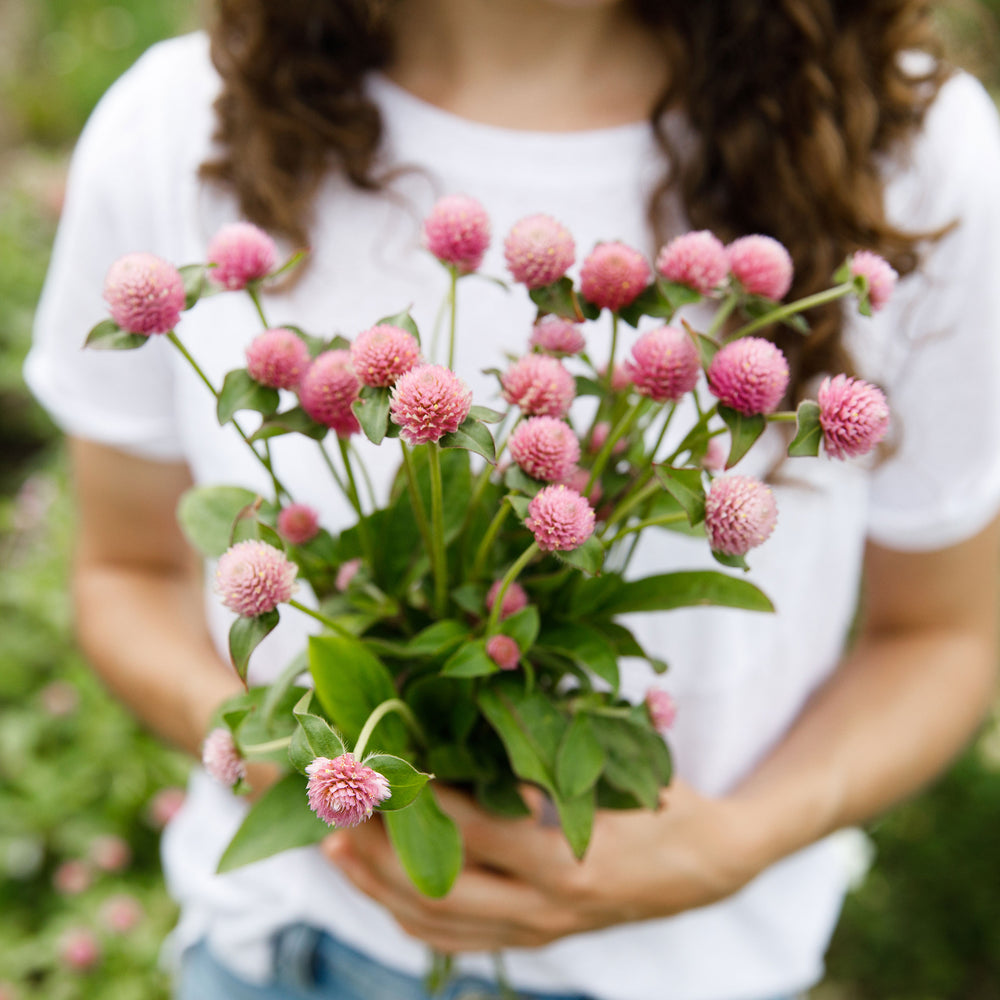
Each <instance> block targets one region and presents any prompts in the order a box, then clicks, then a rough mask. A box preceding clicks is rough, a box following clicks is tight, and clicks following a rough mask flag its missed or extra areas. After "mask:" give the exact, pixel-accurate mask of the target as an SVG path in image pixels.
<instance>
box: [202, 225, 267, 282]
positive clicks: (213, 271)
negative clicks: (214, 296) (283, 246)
mask: <svg viewBox="0 0 1000 1000" xmlns="http://www.w3.org/2000/svg"><path fill="white" fill-rule="evenodd" d="M206 256H207V259H208V263H209V264H214V265H215V267H211V268H209V270H208V277H209V279H210V280H211V281H213V282H214V283H215V284H217V285H221V286H222V287H223V288H228V289H229V290H230V291H238V290H239V289H241V288H246V286H247V285H248V284H249V283H250V282H251V281H258V280H260V279H261V278H263V277H264V276H265V275H267V274H269V273H270V272H271V271H272V270H273V268H274V265H275V263H276V262H277V260H278V248H277V247H276V246H275V245H274V240H272V239H271V237H270V236H268V235H267V233H265V232H264V230H263V229H258V228H257V226H255V225H253V224H252V223H249V222H234V223H232V224H231V225H228V226H223V227H222V228H221V229H220V230H219V231H218V232H217V233H216V234H215V236H213V237H212V241H211V242H210V243H209V244H208V253H207V255H206Z"/></svg>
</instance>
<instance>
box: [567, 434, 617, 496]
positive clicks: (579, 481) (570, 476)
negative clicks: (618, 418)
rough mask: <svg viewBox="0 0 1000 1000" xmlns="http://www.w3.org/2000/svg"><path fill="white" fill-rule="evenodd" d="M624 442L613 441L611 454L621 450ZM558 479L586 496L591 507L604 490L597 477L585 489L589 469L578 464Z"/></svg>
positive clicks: (588, 480) (588, 477)
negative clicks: (588, 487) (620, 447)
mask: <svg viewBox="0 0 1000 1000" xmlns="http://www.w3.org/2000/svg"><path fill="white" fill-rule="evenodd" d="M625 444H626V442H625V441H624V440H623V441H617V442H615V446H614V448H612V449H611V454H612V455H615V454H617V453H618V452H619V451H620V450H623V449H624V446H625ZM619 445H622V446H623V448H622V449H619V447H618V446H619ZM559 481H560V482H561V483H562V484H563V486H568V487H569V488H570V489H571V490H575V491H576V492H577V493H579V494H580V496H582V497H586V498H587V502H588V503H589V504H590V506H591V507H596V506H597V504H598V503H600V501H601V497H602V496H603V495H604V490H603V489H602V488H601V481H600V480H599V479H595V480H594V481H593V483H591V485H590V489H589V490H588V489H587V483H589V482H590V470H589V469H583V468H581V467H580V466H579V465H574V466H573V468H572V469H570V470H569V472H567V473H566V475H565V476H563V477H562V479H560V480H559Z"/></svg>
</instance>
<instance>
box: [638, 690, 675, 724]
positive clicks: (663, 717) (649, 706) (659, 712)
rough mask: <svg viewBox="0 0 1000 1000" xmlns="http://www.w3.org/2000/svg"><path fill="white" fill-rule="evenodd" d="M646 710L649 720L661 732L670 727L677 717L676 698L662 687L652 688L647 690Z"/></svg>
mask: <svg viewBox="0 0 1000 1000" xmlns="http://www.w3.org/2000/svg"><path fill="white" fill-rule="evenodd" d="M645 700H646V711H647V712H648V713H649V721H650V722H652V723H653V726H654V728H656V729H658V730H659V731H660V732H661V733H662V732H664V731H665V730H667V729H669V728H670V727H671V726H672V725H673V724H674V719H676V718H677V705H676V704H675V703H674V699H673V698H671V697H670V695H669V694H668V693H667V692H666V691H664V690H663V689H662V688H655V687H654V688H650V689H649V690H648V691H647V692H646V699H645Z"/></svg>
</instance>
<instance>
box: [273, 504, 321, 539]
mask: <svg viewBox="0 0 1000 1000" xmlns="http://www.w3.org/2000/svg"><path fill="white" fill-rule="evenodd" d="M278 534H279V535H281V537H282V538H284V540H285V541H286V542H289V543H290V544H292V545H305V544H306V542H311V541H312V540H313V539H314V538H315V537H316V536H317V535H318V534H319V513H318V512H317V511H316V510H315V508H313V507H310V506H309V504H307V503H290V504H289V505H288V506H287V507H283V508H282V509H281V512H280V513H279V514H278Z"/></svg>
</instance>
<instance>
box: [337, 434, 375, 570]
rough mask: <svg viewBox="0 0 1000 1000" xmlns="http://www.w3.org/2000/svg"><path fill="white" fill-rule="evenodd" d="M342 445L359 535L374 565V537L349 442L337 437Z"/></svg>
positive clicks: (367, 557)
mask: <svg viewBox="0 0 1000 1000" xmlns="http://www.w3.org/2000/svg"><path fill="white" fill-rule="evenodd" d="M337 444H338V445H340V457H341V458H342V459H343V461H344V470H345V471H346V473H347V488H348V499H349V500H350V501H351V505H352V506H353V507H354V510H355V512H356V513H357V515H358V536H359V538H360V539H361V549H362V551H363V552H364V554H365V559H366V560H367V562H368V565H369V566H374V564H375V560H374V554H375V550H374V549H373V548H372V538H371V534H370V532H369V531H368V518H367V517H365V512H364V508H363V507H362V506H361V494H360V493H358V483H357V480H356V479H355V478H354V469H353V468H352V467H351V455H350V452H349V451H348V449H347V442H346V441H345V440H344V439H343V438H342V437H338V438H337Z"/></svg>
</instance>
